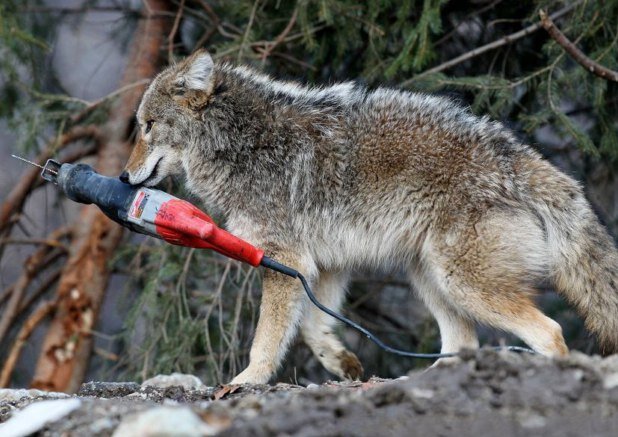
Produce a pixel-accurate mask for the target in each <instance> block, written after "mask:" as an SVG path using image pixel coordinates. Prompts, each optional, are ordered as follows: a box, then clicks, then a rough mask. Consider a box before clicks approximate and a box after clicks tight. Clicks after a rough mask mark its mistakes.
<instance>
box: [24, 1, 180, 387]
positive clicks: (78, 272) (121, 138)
mask: <svg viewBox="0 0 618 437" xmlns="http://www.w3.org/2000/svg"><path fill="white" fill-rule="evenodd" d="M172 10H173V6H172V5H171V2H169V1H165V0H146V1H144V15H145V16H144V17H142V18H141V19H140V21H139V24H138V26H137V29H136V30H135V34H134V37H133V41H132V44H131V47H130V52H129V58H128V59H129V63H128V65H127V67H126V70H125V74H124V77H123V80H122V83H121V84H120V85H121V86H125V85H129V84H132V83H134V82H137V81H139V80H142V79H145V78H151V77H152V76H153V75H154V74H155V73H156V72H157V69H158V67H159V64H160V61H161V59H162V57H161V54H162V53H163V52H162V50H161V48H162V47H163V46H164V43H165V38H166V36H167V35H168V33H169V32H170V29H171V26H172V20H171V19H170V17H172V16H173V14H171V12H172ZM143 91H144V87H143V86H141V87H135V88H132V89H130V90H129V91H127V92H125V93H123V94H122V95H121V96H120V97H119V98H118V99H117V100H116V102H115V104H114V105H112V108H111V112H110V115H109V118H108V121H107V122H106V123H105V125H104V126H103V127H102V129H101V132H102V135H103V138H102V144H101V148H100V150H99V153H98V157H97V162H96V169H97V170H98V171H99V172H101V173H102V174H106V175H110V176H114V175H118V174H119V173H120V172H121V170H122V167H123V165H124V162H125V161H126V160H127V158H128V155H129V151H130V143H129V134H130V128H131V124H132V120H133V117H134V116H135V109H136V108H137V105H138V103H139V100H140V97H141V95H142V93H143ZM73 226H74V237H73V240H72V243H71V246H70V250H69V258H68V260H67V263H66V266H65V268H64V270H63V272H62V276H61V278H60V281H59V284H58V291H57V299H58V306H57V311H56V313H55V316H54V319H53V320H52V321H51V325H50V327H49V330H48V332H47V334H46V338H45V340H44V342H43V348H42V351H41V354H40V356H39V360H38V362H37V366H36V370H35V375H34V379H33V381H32V387H34V388H40V389H44V390H54V391H63V392H69V393H74V392H75V391H77V390H78V389H79V386H80V384H81V383H82V381H83V378H84V375H85V373H86V370H87V368H88V363H89V359H90V354H91V351H92V338H91V330H92V328H93V326H94V324H95V322H96V320H97V318H98V316H99V309H100V307H101V303H102V301H103V297H104V294H105V290H106V288H107V284H108V280H109V276H110V272H109V269H108V262H109V260H110V258H111V257H112V256H113V255H114V251H115V250H116V248H117V246H118V244H119V243H120V240H121V238H122V228H121V227H120V226H118V225H117V224H115V223H113V222H112V221H110V220H109V219H108V218H107V217H106V216H105V215H103V213H101V212H100V211H99V210H98V208H96V207H95V206H92V205H90V206H85V207H84V208H83V209H82V210H81V213H80V215H79V218H78V219H77V221H76V223H74V225H73Z"/></svg>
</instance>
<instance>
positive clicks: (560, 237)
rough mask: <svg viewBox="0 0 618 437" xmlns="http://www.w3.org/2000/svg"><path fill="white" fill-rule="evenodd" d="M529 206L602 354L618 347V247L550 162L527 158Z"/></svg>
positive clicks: (565, 290)
mask: <svg viewBox="0 0 618 437" xmlns="http://www.w3.org/2000/svg"><path fill="white" fill-rule="evenodd" d="M526 161H527V163H526V165H524V166H522V167H524V168H526V170H524V171H525V172H528V175H527V176H528V177H527V178H526V179H527V182H528V189H529V190H530V195H531V196H530V197H529V198H528V199H527V200H528V202H529V203H531V204H532V206H533V209H534V210H536V211H537V213H538V214H539V215H540V216H541V217H542V218H543V221H544V224H545V227H546V231H547V239H548V245H549V253H550V258H551V260H550V268H551V273H550V274H551V277H552V279H553V282H554V285H555V287H556V289H557V291H558V292H559V293H560V294H562V295H563V296H565V297H566V299H567V300H568V301H569V302H571V303H572V304H573V305H575V307H576V308H577V310H578V312H579V313H580V314H581V315H582V316H583V317H584V318H585V321H586V327H587V328H588V329H589V330H590V331H592V332H593V333H595V334H596V335H597V337H598V339H599V343H600V346H601V349H602V351H603V352H604V353H611V352H615V351H618V250H616V246H615V243H614V241H613V239H612V237H611V236H610V235H609V234H608V232H607V230H606V229H605V228H604V227H603V225H602V224H601V223H600V222H599V220H598V218H597V217H596V215H595V214H594V212H593V211H592V209H591V207H590V205H589V204H588V201H587V200H586V199H585V197H584V195H583V193H582V190H581V188H580V187H579V185H578V184H577V183H576V182H575V181H574V180H572V179H571V178H570V177H568V176H566V175H565V174H563V173H561V172H560V171H558V170H557V169H556V168H554V167H553V166H552V165H551V164H550V163H548V162H547V161H544V160H540V159H538V158H532V159H530V160H528V159H526Z"/></svg>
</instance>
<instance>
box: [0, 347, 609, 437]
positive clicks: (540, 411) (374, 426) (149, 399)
mask: <svg viewBox="0 0 618 437" xmlns="http://www.w3.org/2000/svg"><path fill="white" fill-rule="evenodd" d="M616 430H618V355H615V356H612V357H608V358H605V359H601V358H599V357H589V356H586V355H582V354H578V353H574V354H572V355H571V356H570V357H568V358H567V359H562V360H550V359H546V358H543V357H539V356H531V355H527V354H522V355H517V354H514V353H506V352H500V353H498V352H493V351H489V350H482V351H478V352H475V353H469V354H468V355H466V356H464V357H463V359H462V362H461V363H459V364H455V365H452V366H444V367H437V368H432V369H428V370H426V371H415V372H412V373H410V374H409V375H408V376H405V377H402V378H399V379H396V380H382V379H378V378H372V379H370V380H369V381H367V382H354V383H327V384H324V385H321V386H318V385H313V384H311V385H309V386H307V387H301V386H295V385H288V384H278V385H273V386H241V387H238V386H222V387H206V386H204V385H202V384H201V382H200V381H199V379H197V378H196V377H194V376H190V375H174V376H165V377H156V378H153V379H152V380H149V381H145V382H144V383H143V384H141V385H139V384H136V383H132V382H130V383H103V382H91V383H87V384H84V385H83V386H82V388H81V390H80V392H79V393H78V394H77V395H76V396H68V395H65V394H60V393H45V392H39V391H34V390H9V389H7V390H0V435H2V436H3V437H8V436H19V435H28V434H30V433H33V432H36V433H38V435H43V436H48V435H49V436H56V435H62V436H71V435H75V436H81V435H96V436H108V435H114V436H134V435H154V434H156V435H215V434H220V435H229V436H255V435H257V436H260V435H302V436H314V435H315V436H318V435H319V436H328V435H354V436H357V435H361V436H362V435H367V436H375V435H380V436H382V435H441V436H451V435H457V436H467V435H475V436H478V435H500V436H502V437H506V436H524V435H525V436H536V435H539V436H541V435H542V436H544V437H546V436H553V435H556V436H610V435H611V436H615V435H616V432H617V431H616Z"/></svg>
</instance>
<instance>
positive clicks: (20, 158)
mask: <svg viewBox="0 0 618 437" xmlns="http://www.w3.org/2000/svg"><path fill="white" fill-rule="evenodd" d="M11 156H12V157H13V158H17V159H19V160H21V161H24V162H27V163H28V164H30V165H34V166H36V167H39V168H42V169H43V170H47V171H48V172H50V173H53V174H55V175H57V174H58V172H57V171H56V170H52V169H51V168H47V167H43V166H42V165H39V164H37V163H36V162H32V161H28V160H27V159H25V158H22V157H21V156H17V155H11Z"/></svg>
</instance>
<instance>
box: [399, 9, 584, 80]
mask: <svg viewBox="0 0 618 437" xmlns="http://www.w3.org/2000/svg"><path fill="white" fill-rule="evenodd" d="M580 3H582V0H578V1H576V2H573V3H571V4H570V5H568V6H565V7H564V8H562V9H560V10H559V11H558V12H555V13H553V14H552V15H551V18H552V19H554V20H555V19H557V18H560V17H562V16H563V15H566V14H568V13H569V12H571V11H572V10H573V9H575V8H576V7H577V6H579V4H580ZM541 28H542V25H541V23H534V24H531V25H530V26H528V27H526V28H524V29H522V30H520V31H518V32H515V33H511V34H510V35H506V36H504V37H502V38H500V39H497V40H495V41H493V42H490V43H489V44H485V45H484V46H481V47H477V48H475V49H474V50H470V51H469V52H467V53H464V54H463V55H460V56H457V57H456V58H453V59H451V60H449V61H446V62H444V63H442V64H440V65H437V66H435V67H433V68H430V69H429V70H426V71H423V72H422V73H420V74H417V75H416V76H414V77H412V78H410V79H408V80H405V81H403V82H402V83H401V84H400V86H402V87H408V86H410V85H412V83H413V82H415V81H417V80H418V79H420V78H422V77H425V76H428V75H430V74H434V73H439V72H441V71H444V70H447V69H449V68H451V67H454V66H455V65H458V64H461V63H462V62H466V61H468V60H470V59H472V58H476V57H477V56H480V55H482V54H483V53H486V52H488V51H490V50H494V49H497V48H500V47H502V46H505V45H507V44H511V43H513V42H515V41H517V40H519V39H522V38H524V37H526V36H528V35H530V34H532V33H534V32H536V31H537V30H539V29H541Z"/></svg>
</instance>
